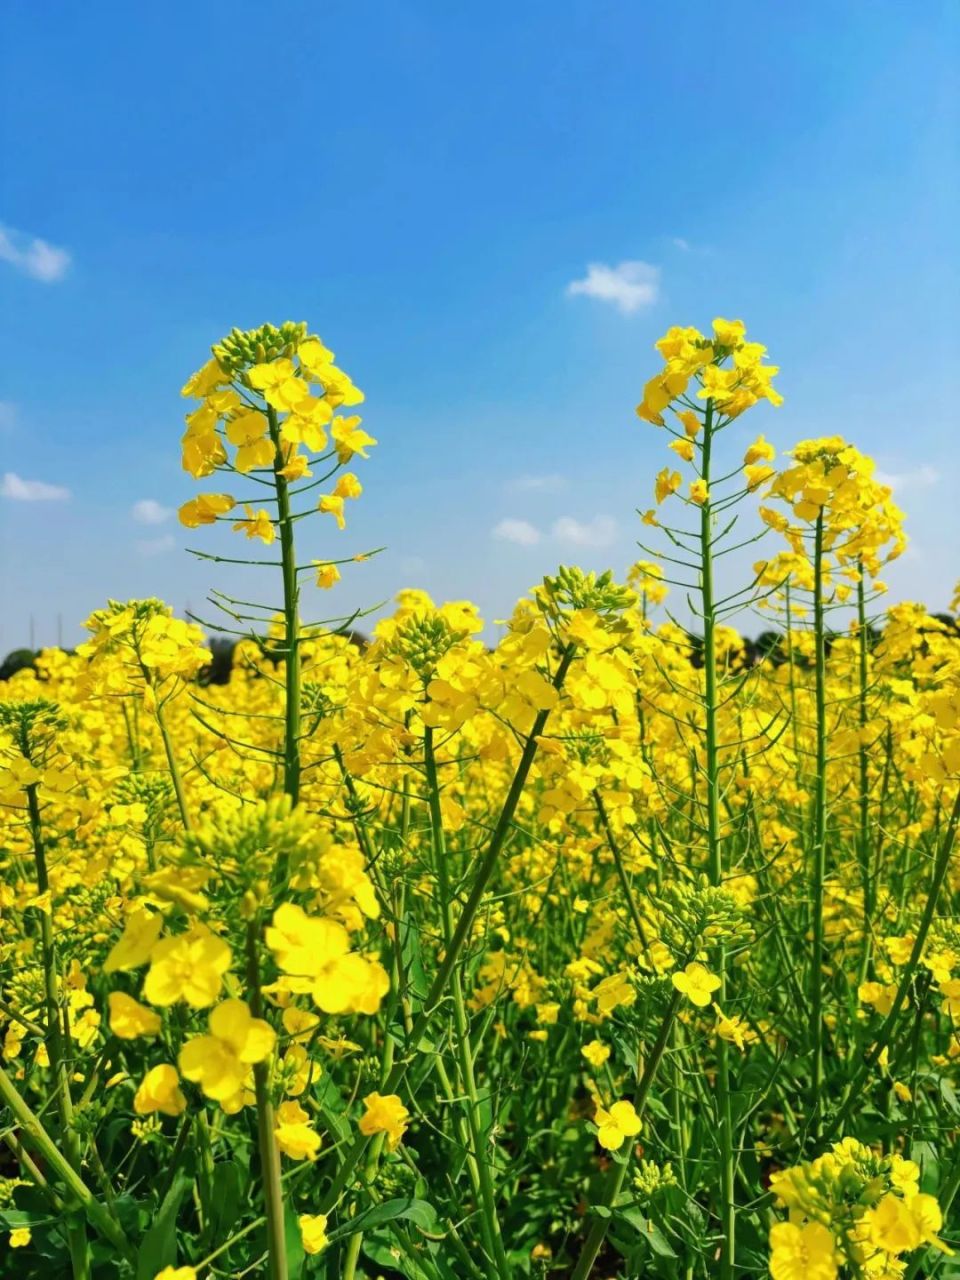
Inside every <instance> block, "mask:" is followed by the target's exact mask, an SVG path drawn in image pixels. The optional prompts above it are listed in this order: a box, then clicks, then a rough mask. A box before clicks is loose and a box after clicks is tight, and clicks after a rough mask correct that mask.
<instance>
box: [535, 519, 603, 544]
mask: <svg viewBox="0 0 960 1280" xmlns="http://www.w3.org/2000/svg"><path fill="white" fill-rule="evenodd" d="M550 532H551V533H552V534H553V536H554V537H555V538H556V539H557V540H558V541H559V542H569V543H571V544H572V545H573V546H575V547H609V546H610V544H611V543H612V542H614V541H615V539H616V536H617V526H616V522H615V521H614V520H612V519H611V518H610V516H594V517H593V519H592V520H575V519H574V518H573V516H561V517H560V519H559V520H555V521H554V523H553V528H552V529H551V531H550Z"/></svg>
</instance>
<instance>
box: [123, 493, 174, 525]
mask: <svg viewBox="0 0 960 1280" xmlns="http://www.w3.org/2000/svg"><path fill="white" fill-rule="evenodd" d="M130 514H131V515H132V516H133V518H134V520H136V522H137V524H164V523H165V522H166V521H167V520H169V519H170V517H171V516H172V515H173V507H164V506H162V505H161V504H160V503H159V502H157V500H156V498H141V499H140V501H139V502H135V503H134V504H133V506H132V507H131V508H130Z"/></svg>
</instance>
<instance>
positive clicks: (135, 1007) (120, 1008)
mask: <svg viewBox="0 0 960 1280" xmlns="http://www.w3.org/2000/svg"><path fill="white" fill-rule="evenodd" d="M107 1003H108V1004H109V1007H110V1030H111V1031H112V1032H113V1034H114V1035H115V1036H116V1037H117V1038H118V1039H119V1040H135V1039H136V1038H137V1036H155V1035H157V1034H158V1033H159V1031H160V1028H161V1026H162V1025H163V1024H162V1023H161V1021H160V1016H159V1014H156V1013H154V1012H153V1010H152V1009H148V1008H147V1007H146V1005H142V1004H141V1003H140V1002H139V1000H134V999H133V997H132V996H128V995H126V994H125V993H124V992H123V991H111V992H110V994H109V996H108V997H107Z"/></svg>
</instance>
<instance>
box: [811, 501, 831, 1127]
mask: <svg viewBox="0 0 960 1280" xmlns="http://www.w3.org/2000/svg"><path fill="white" fill-rule="evenodd" d="M813 632H814V635H813V639H814V655H815V662H814V666H815V698H816V735H817V742H816V752H817V755H816V777H815V778H814V810H813V845H812V849H811V862H810V909H811V913H812V921H811V924H812V929H811V932H812V935H813V936H812V943H811V951H810V1046H811V1066H810V1123H811V1130H812V1133H813V1137H814V1139H818V1138H819V1137H820V1133H821V1127H822V1097H821V1093H822V1091H823V1029H824V1028H823V962H824V954H823V936H824V920H823V896H824V882H825V880H826V874H827V693H826V686H827V674H826V636H825V633H824V605H823V512H822V511H821V512H820V514H819V515H818V516H817V524H816V529H815V532H814V550H813Z"/></svg>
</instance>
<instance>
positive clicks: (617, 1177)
mask: <svg viewBox="0 0 960 1280" xmlns="http://www.w3.org/2000/svg"><path fill="white" fill-rule="evenodd" d="M680 1000H681V996H680V992H679V991H674V993H673V996H672V998H671V1000H670V1004H669V1006H668V1007H667V1012H666V1014H665V1015H664V1018H663V1022H662V1023H661V1024H660V1030H659V1031H658V1032H657V1038H656V1040H655V1042H654V1045H653V1048H652V1049H651V1051H650V1056H649V1058H647V1062H646V1066H645V1067H644V1070H643V1075H642V1076H641V1078H640V1083H639V1085H638V1086H637V1092H636V1094H635V1095H634V1099H633V1105H634V1107H635V1109H636V1112H637V1115H638V1116H642V1115H643V1112H644V1109H645V1108H646V1105H647V1099H648V1097H649V1096H650V1089H651V1087H652V1085H653V1081H654V1078H655V1076H656V1074H657V1068H658V1067H659V1066H660V1059H661V1058H662V1057H663V1051H664V1049H665V1048H666V1047H667V1041H668V1040H669V1038H670V1031H671V1029H672V1027H673V1023H674V1019H675V1018H676V1016H677V1009H678V1008H679V1007H680ZM629 1163H630V1161H629V1159H624V1160H618V1161H615V1162H614V1164H613V1166H612V1167H611V1169H610V1173H609V1175H608V1176H607V1183H606V1186H605V1187H604V1190H603V1196H602V1197H601V1199H600V1202H599V1207H600V1208H601V1209H607V1210H609V1209H610V1208H611V1206H612V1205H613V1203H614V1201H615V1200H616V1198H617V1196H618V1195H619V1194H620V1190H621V1188H622V1186H623V1180H624V1178H625V1177H626V1176H627V1167H628V1165H629ZM609 1226H610V1216H609V1214H605V1215H604V1216H602V1217H596V1218H594V1220H593V1225H592V1226H591V1228H590V1231H589V1233H588V1235H587V1238H586V1240H585V1241H584V1244H583V1249H582V1250H581V1252H580V1257H579V1258H578V1259H577V1265H576V1267H575V1268H574V1269H573V1272H572V1273H571V1276H570V1280H587V1277H588V1276H589V1275H590V1272H591V1269H592V1268H593V1264H594V1262H595V1261H596V1258H597V1254H598V1253H599V1252H600V1248H601V1246H602V1244H603V1242H604V1240H605V1239H606V1235H607V1229H608V1227H609Z"/></svg>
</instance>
